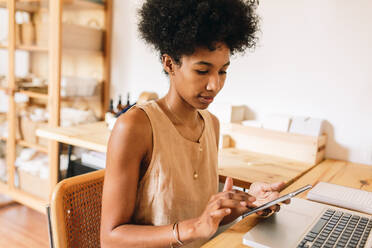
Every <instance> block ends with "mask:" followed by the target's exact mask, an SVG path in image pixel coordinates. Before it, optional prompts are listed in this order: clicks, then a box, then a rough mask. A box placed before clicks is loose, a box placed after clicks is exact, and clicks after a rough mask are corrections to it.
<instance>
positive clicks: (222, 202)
mask: <svg viewBox="0 0 372 248" xmlns="http://www.w3.org/2000/svg"><path fill="white" fill-rule="evenodd" d="M248 207H249V208H252V207H254V205H253V203H251V202H246V201H239V200H234V199H218V200H217V201H215V203H214V207H213V208H212V209H215V210H217V209H222V208H231V209H236V210H238V211H245V210H247V208H248Z"/></svg>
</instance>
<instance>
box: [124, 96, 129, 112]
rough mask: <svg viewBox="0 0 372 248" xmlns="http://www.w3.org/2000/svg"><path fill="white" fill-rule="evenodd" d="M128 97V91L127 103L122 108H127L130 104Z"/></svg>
mask: <svg viewBox="0 0 372 248" xmlns="http://www.w3.org/2000/svg"><path fill="white" fill-rule="evenodd" d="M129 98H130V93H129V92H128V93H127V103H126V104H125V106H124V109H126V108H128V107H129V106H130V100H129Z"/></svg>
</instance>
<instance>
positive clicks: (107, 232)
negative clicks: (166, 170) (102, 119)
mask: <svg viewBox="0 0 372 248" xmlns="http://www.w3.org/2000/svg"><path fill="white" fill-rule="evenodd" d="M151 152H152V130H151V125H150V121H149V120H148V118H147V115H146V114H145V113H144V112H143V111H142V110H140V109H137V108H134V109H132V110H130V111H128V112H127V113H126V114H125V115H122V116H120V117H119V119H118V120H117V123H116V125H115V127H114V129H113V131H112V135H111V137H110V140H109V144H108V151H107V168H106V173H105V182H104V187H103V200H102V201H103V203H102V220H101V245H102V247H169V245H170V243H171V242H173V243H175V242H176V240H175V239H174V237H173V234H172V225H168V226H156V227H155V226H140V225H132V224H130V223H131V218H132V215H133V213H134V207H135V202H136V195H137V186H138V181H139V177H140V166H141V164H143V162H144V161H145V160H146V157H148V155H149V153H151ZM189 224H190V225H189ZM188 226H192V221H189V222H185V223H182V230H188V229H190V228H189V227H188ZM179 227H180V229H181V224H180V226H179ZM190 230H191V229H190ZM187 233H190V232H182V234H183V237H182V238H183V240H184V241H185V242H187V241H189V240H192V239H193V238H192V237H188V236H187V235H185V234H187ZM190 234H191V233H190ZM191 236H192V235H191Z"/></svg>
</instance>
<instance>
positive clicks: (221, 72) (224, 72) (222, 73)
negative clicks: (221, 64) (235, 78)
mask: <svg viewBox="0 0 372 248" xmlns="http://www.w3.org/2000/svg"><path fill="white" fill-rule="evenodd" d="M219 73H220V75H224V74H226V73H227V71H220V72H219Z"/></svg>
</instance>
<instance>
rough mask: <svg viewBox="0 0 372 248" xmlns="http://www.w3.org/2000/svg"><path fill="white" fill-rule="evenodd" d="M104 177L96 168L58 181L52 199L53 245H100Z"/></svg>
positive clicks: (68, 247)
mask: <svg viewBox="0 0 372 248" xmlns="http://www.w3.org/2000/svg"><path fill="white" fill-rule="evenodd" d="M103 179H104V170H99V171H95V172H91V173H87V174H84V175H80V176H75V177H71V178H68V179H65V180H62V181H61V182H59V183H58V184H57V186H56V188H55V189H54V192H53V196H52V201H51V225H52V234H53V243H54V247H56V248H62V247H63V248H70V247H71V248H85V247H94V248H97V247H100V241H99V240H100V239H99V237H100V231H99V230H100V224H101V206H102V188H103Z"/></svg>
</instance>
